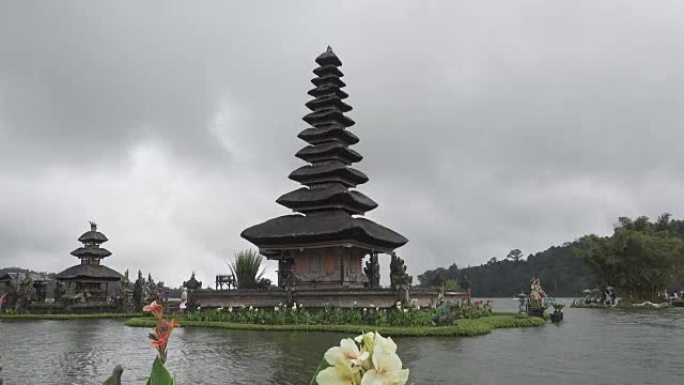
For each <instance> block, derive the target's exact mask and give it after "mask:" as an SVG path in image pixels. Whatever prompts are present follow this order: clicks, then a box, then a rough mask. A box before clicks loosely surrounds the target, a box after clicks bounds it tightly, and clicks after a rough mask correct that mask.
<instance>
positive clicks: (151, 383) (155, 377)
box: [147, 357, 176, 385]
mask: <svg viewBox="0 0 684 385" xmlns="http://www.w3.org/2000/svg"><path fill="white" fill-rule="evenodd" d="M175 384H176V381H174V380H173V377H171V374H170V373H169V371H168V370H166V368H165V367H164V364H162V363H161V361H159V357H157V358H155V359H154V363H153V364H152V373H151V374H150V379H149V380H147V385H175Z"/></svg>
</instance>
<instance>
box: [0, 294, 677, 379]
mask: <svg viewBox="0 0 684 385" xmlns="http://www.w3.org/2000/svg"><path fill="white" fill-rule="evenodd" d="M500 306H501V305H500ZM513 306H514V303H513ZM565 312H566V317H565V321H564V322H563V323H562V324H561V325H559V326H551V325H549V326H547V327H545V328H532V329H510V330H497V331H495V332H494V333H493V334H491V335H488V336H482V337H472V338H397V342H398V344H399V354H400V356H401V357H402V359H403V361H404V362H405V364H406V365H407V366H408V367H409V368H410V369H411V381H413V382H415V383H416V384H480V385H486V384H497V385H498V384H526V385H527V384H540V385H541V384H548V383H554V384H616V385H617V384H669V383H678V381H679V380H680V377H681V375H682V374H684V360H681V358H680V357H679V356H680V354H681V341H682V340H684V309H670V310H664V311H655V312H653V311H644V312H621V311H601V310H592V309H566V310H565ZM147 332H148V331H147V330H146V329H139V328H128V327H125V326H123V325H122V324H121V322H120V321H117V320H99V321H68V322H63V321H32V322H16V321H0V352H1V353H0V354H1V355H2V356H3V361H4V367H5V368H4V376H5V384H6V385H10V384H27V385H32V384H40V385H44V384H56V385H65V384H74V385H85V384H100V383H101V382H102V381H103V380H104V379H105V378H106V377H107V376H109V374H110V372H111V369H112V368H113V367H114V366H115V365H116V364H117V363H122V364H123V365H124V367H125V369H126V370H125V372H124V376H123V380H124V384H144V382H145V380H146V376H147V375H148V373H149V368H150V366H151V363H152V359H153V357H154V351H153V349H152V348H151V346H150V345H149V343H148V342H147V341H146V334H147ZM344 337H353V336H348V335H342V334H336V333H301V332H298V333H296V332H257V331H237V330H221V329H180V330H178V331H177V332H174V336H173V338H172V341H171V344H170V351H169V361H168V366H169V369H170V370H171V372H172V373H174V374H175V376H176V379H177V381H178V383H179V384H181V385H182V384H212V385H213V384H250V385H260V384H264V385H265V384H278V385H306V384H308V383H309V380H310V379H311V376H312V374H313V372H314V371H315V369H316V367H317V366H318V364H319V362H320V360H321V358H322V356H323V353H324V352H325V350H326V349H327V348H328V347H330V346H333V345H335V344H337V343H339V340H340V339H341V338H344Z"/></svg>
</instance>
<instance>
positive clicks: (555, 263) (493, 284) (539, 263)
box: [418, 242, 594, 297]
mask: <svg viewBox="0 0 684 385" xmlns="http://www.w3.org/2000/svg"><path fill="white" fill-rule="evenodd" d="M578 246H579V244H578V243H577V242H571V243H566V244H564V245H562V246H552V247H550V248H548V249H547V250H545V251H542V252H539V253H536V254H534V255H532V254H530V255H529V256H528V257H527V260H524V259H522V258H521V257H522V255H521V253H520V251H519V250H517V254H516V253H513V252H514V251H515V250H512V251H511V252H512V253H513V255H512V256H511V257H509V259H504V260H497V259H496V258H492V259H490V260H489V262H487V263H486V264H483V265H480V266H474V267H468V268H464V269H459V268H458V267H457V266H456V265H455V264H454V265H452V266H450V267H449V268H438V269H434V270H428V271H426V272H425V273H423V274H421V275H419V276H418V279H419V280H420V286H426V287H429V286H441V285H442V284H444V283H445V282H447V281H448V280H455V281H456V283H458V284H459V285H460V286H464V285H465V282H466V277H467V280H468V281H470V289H471V290H472V295H473V296H476V297H513V296H515V295H516V294H518V293H520V291H521V290H525V291H529V285H530V278H531V277H532V276H534V275H536V276H539V277H540V278H541V281H542V286H543V287H544V290H545V291H546V292H547V293H548V294H549V295H551V296H555V297H566V296H570V297H572V296H579V295H580V294H581V292H582V290H584V289H587V288H590V287H592V284H593V282H594V276H593V273H592V271H591V270H590V267H589V266H588V264H587V263H586V262H585V261H584V258H583V257H582V256H580V255H578V253H577V250H578ZM509 255H510V254H509ZM516 259H517V260H516Z"/></svg>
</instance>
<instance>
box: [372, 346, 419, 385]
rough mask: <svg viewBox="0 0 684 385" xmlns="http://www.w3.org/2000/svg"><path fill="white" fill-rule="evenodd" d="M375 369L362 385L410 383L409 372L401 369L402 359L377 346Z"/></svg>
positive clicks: (374, 355) (374, 357)
mask: <svg viewBox="0 0 684 385" xmlns="http://www.w3.org/2000/svg"><path fill="white" fill-rule="evenodd" d="M372 360H373V368H372V369H370V370H368V371H367V372H366V373H365V374H364V375H363V378H362V379H361V385H404V384H406V381H408V376H409V370H408V369H402V368H401V359H400V358H399V356H398V355H396V354H394V353H388V352H385V351H383V349H380V348H379V346H376V348H375V351H374V352H373V358H372Z"/></svg>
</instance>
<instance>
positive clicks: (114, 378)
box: [102, 365, 123, 385]
mask: <svg viewBox="0 0 684 385" xmlns="http://www.w3.org/2000/svg"><path fill="white" fill-rule="evenodd" d="M121 373H123V368H122V367H121V365H116V367H115V368H114V370H113V371H112V375H111V377H109V378H108V379H107V380H106V381H105V382H104V383H103V384H102V385H121Z"/></svg>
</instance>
